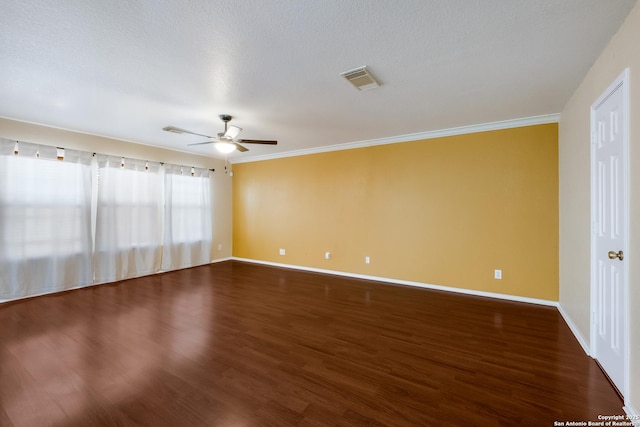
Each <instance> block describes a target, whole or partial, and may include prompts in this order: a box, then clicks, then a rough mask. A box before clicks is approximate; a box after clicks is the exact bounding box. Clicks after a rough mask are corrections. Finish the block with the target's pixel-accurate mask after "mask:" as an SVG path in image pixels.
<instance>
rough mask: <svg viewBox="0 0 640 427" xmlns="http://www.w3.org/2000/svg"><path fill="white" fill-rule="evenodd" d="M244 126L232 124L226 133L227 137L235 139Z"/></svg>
mask: <svg viewBox="0 0 640 427" xmlns="http://www.w3.org/2000/svg"><path fill="white" fill-rule="evenodd" d="M241 131H242V128H239V127H238V126H233V125H230V126H229V128H228V129H227V131H226V132H225V133H224V136H225V138H230V139H235V137H236V136H238V135H239V134H240V132H241Z"/></svg>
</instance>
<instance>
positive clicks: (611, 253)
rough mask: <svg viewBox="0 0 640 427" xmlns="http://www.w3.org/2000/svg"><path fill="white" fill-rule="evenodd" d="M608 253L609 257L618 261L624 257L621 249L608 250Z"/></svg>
mask: <svg viewBox="0 0 640 427" xmlns="http://www.w3.org/2000/svg"><path fill="white" fill-rule="evenodd" d="M607 255H609V259H616V258H618V259H619V260H620V261H622V260H623V259H624V253H623V252H622V251H618V252H616V251H609V253H608V254H607Z"/></svg>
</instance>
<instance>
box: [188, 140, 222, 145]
mask: <svg viewBox="0 0 640 427" xmlns="http://www.w3.org/2000/svg"><path fill="white" fill-rule="evenodd" d="M214 142H218V141H216V140H213V141H205V142H196V143H195V144H187V145H204V144H213V143H214Z"/></svg>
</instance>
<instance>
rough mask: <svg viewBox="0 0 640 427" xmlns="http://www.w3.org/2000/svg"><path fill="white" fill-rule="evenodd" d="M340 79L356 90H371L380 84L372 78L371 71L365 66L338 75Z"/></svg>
mask: <svg viewBox="0 0 640 427" xmlns="http://www.w3.org/2000/svg"><path fill="white" fill-rule="evenodd" d="M340 75H341V76H342V77H344V78H345V79H347V80H348V81H349V83H351V84H352V85H354V86H355V87H356V89H358V90H367V89H373V88H376V87H378V86H380V83H379V82H378V81H377V80H376V78H375V77H373V74H371V71H369V69H368V68H367V66H366V65H365V66H364V67H360V68H356V69H354V70H350V71H345V72H344V73H340Z"/></svg>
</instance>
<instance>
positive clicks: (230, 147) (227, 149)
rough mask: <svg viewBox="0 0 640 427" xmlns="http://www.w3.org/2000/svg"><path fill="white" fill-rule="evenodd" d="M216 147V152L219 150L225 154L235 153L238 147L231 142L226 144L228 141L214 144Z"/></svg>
mask: <svg viewBox="0 0 640 427" xmlns="http://www.w3.org/2000/svg"><path fill="white" fill-rule="evenodd" d="M213 145H214V147H216V150H218V151H219V152H221V153H223V154H229V153H231V152H232V151H234V150H235V149H236V145H235V144H233V143H231V142H226V141H218V142H214V144H213Z"/></svg>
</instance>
